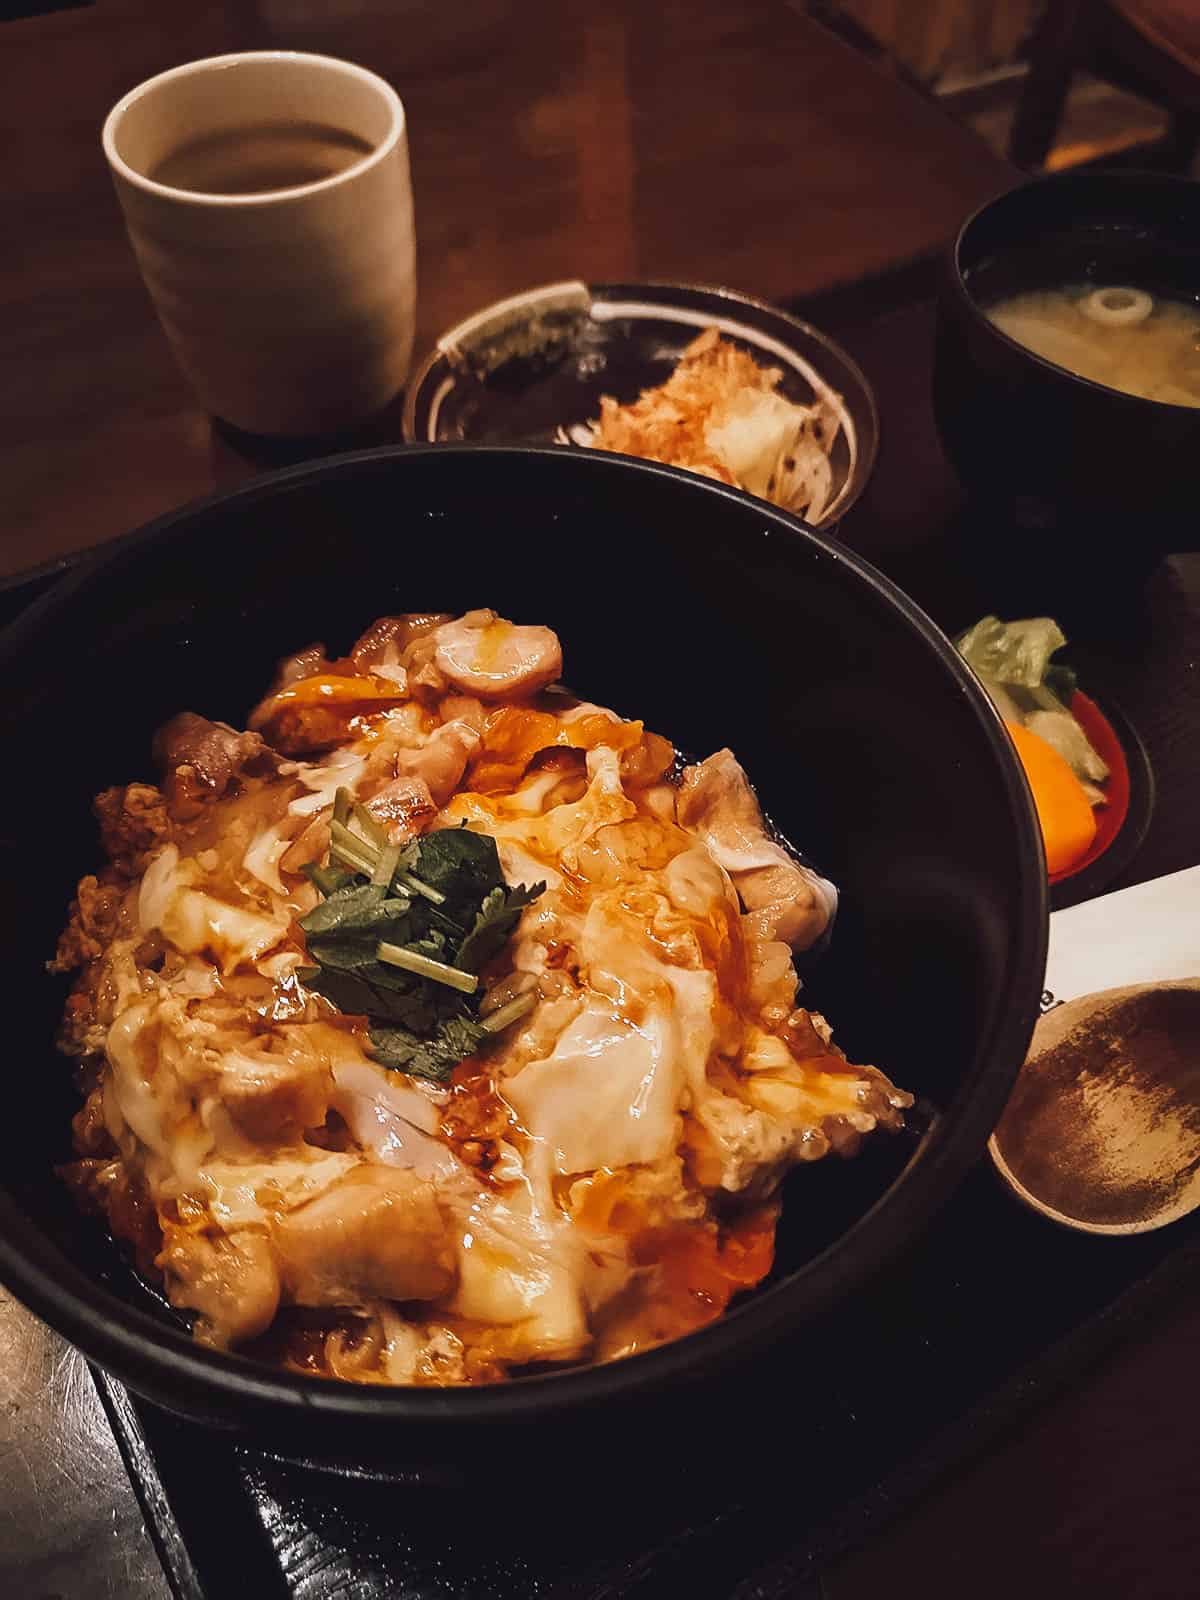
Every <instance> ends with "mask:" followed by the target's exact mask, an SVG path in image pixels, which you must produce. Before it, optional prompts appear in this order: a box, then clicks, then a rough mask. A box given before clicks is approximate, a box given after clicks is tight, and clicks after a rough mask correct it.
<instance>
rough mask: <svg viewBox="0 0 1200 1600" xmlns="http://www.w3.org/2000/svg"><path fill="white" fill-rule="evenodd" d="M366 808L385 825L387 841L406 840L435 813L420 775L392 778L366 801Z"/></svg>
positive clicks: (395, 842)
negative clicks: (418, 776)
mask: <svg viewBox="0 0 1200 1600" xmlns="http://www.w3.org/2000/svg"><path fill="white" fill-rule="evenodd" d="M367 810H368V811H369V812H370V814H371V815H372V816H373V817H374V818H375V820H376V822H381V823H382V824H383V826H384V827H385V828H386V829H387V836H388V843H389V844H408V842H409V841H410V840H411V839H415V838H416V837H417V835H418V834H419V833H422V832H424V830H425V829H426V828H427V827H428V825H429V824H430V823H431V822H432V821H433V819H434V817H436V816H437V812H438V808H437V806H436V805H434V803H433V796H432V795H431V794H430V792H429V785H428V784H427V783H426V782H425V780H424V779H423V778H409V777H403V778H393V779H392V781H391V783H388V784H385V785H384V787H383V788H382V789H380V790H379V792H378V794H373V795H372V796H371V798H370V799H369V800H368V801H367Z"/></svg>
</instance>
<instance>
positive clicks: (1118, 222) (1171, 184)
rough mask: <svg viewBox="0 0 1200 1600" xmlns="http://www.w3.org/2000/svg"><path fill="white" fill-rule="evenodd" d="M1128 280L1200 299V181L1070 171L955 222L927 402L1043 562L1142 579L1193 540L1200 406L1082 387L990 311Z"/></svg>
mask: <svg viewBox="0 0 1200 1600" xmlns="http://www.w3.org/2000/svg"><path fill="white" fill-rule="evenodd" d="M1084 282H1091V283H1095V284H1097V285H1104V284H1133V285H1135V286H1137V287H1141V288H1146V289H1150V290H1151V291H1152V292H1156V293H1160V294H1164V295H1169V296H1172V297H1175V298H1180V299H1184V300H1196V299H1197V298H1200V184H1197V183H1194V182H1192V181H1190V180H1189V179H1185V178H1172V177H1164V176H1160V175H1157V174H1140V173H1127V172H1112V173H1066V174H1062V175H1060V176H1054V177H1048V178H1039V179H1036V180H1034V181H1033V182H1031V183H1026V184H1024V185H1022V186H1021V187H1020V188H1017V189H1013V190H1011V191H1010V192H1009V193H1007V194H1004V195H1001V196H1000V198H999V199H997V200H993V201H991V202H990V203H989V204H987V205H985V206H983V207H982V208H981V209H980V210H979V211H977V212H976V213H975V214H974V216H972V217H970V218H969V219H968V221H967V222H966V223H964V225H963V227H962V230H961V231H960V233H959V235H958V238H957V239H956V240H955V242H954V245H953V246H952V248H951V250H950V252H949V258H948V260H947V263H946V270H945V273H944V279H943V285H942V292H941V296H940V302H939V308H938V327H937V351H936V361H935V374H934V406H935V411H936V414H937V422H938V428H939V431H940V433H941V436H942V440H943V443H944V444H945V447H946V450H947V453H948V454H949V456H950V459H951V461H952V462H953V464H954V466H955V468H956V470H957V472H958V474H959V476H960V477H961V478H962V479H963V481H964V483H965V484H966V486H967V487H968V488H969V489H971V490H972V491H976V492H977V494H978V496H979V500H980V502H981V503H982V504H983V505H985V506H986V508H987V510H988V511H989V512H990V513H991V514H992V515H993V516H994V517H996V518H997V519H999V520H1002V521H1004V522H1007V523H1008V524H1009V525H1010V526H1011V527H1012V528H1013V529H1016V530H1025V531H1026V532H1028V533H1030V534H1031V535H1033V536H1034V538H1035V539H1042V538H1044V542H1043V543H1042V544H1041V545H1040V546H1033V547H1031V548H1033V549H1034V550H1036V551H1039V552H1040V555H1041V558H1042V559H1043V560H1045V561H1053V560H1055V559H1056V558H1058V557H1059V556H1061V558H1062V565H1063V568H1064V570H1066V569H1074V570H1075V571H1079V570H1080V566H1081V564H1087V563H1089V562H1090V563H1093V564H1096V565H1104V564H1105V563H1115V564H1116V566H1117V567H1118V568H1127V569H1128V571H1129V572H1131V573H1133V572H1136V571H1137V570H1138V569H1139V568H1140V567H1143V566H1145V565H1148V564H1150V563H1152V562H1153V560H1154V559H1156V558H1157V556H1158V555H1159V554H1161V553H1162V551H1164V550H1170V549H1177V550H1178V549H1190V548H1193V547H1194V543H1195V526H1194V524H1195V517H1194V514H1193V511H1192V507H1191V501H1192V498H1193V494H1194V484H1195V459H1196V453H1197V451H1198V450H1200V410H1197V409H1193V408H1191V407H1188V406H1176V405H1166V404H1162V403H1160V402H1158V401H1154V400H1143V399H1139V398H1137V397H1135V396H1132V395H1126V394H1121V393H1119V392H1118V391H1116V390H1113V389H1108V388H1105V387H1103V386H1102V385H1100V384H1097V383H1092V382H1091V381H1089V380H1088V379H1086V378H1079V377H1075V376H1074V375H1072V374H1071V373H1069V372H1067V371H1065V370H1064V369H1063V368H1061V367H1058V366H1055V365H1053V364H1052V363H1051V362H1049V361H1046V360H1043V359H1042V357H1040V356H1036V355H1034V354H1033V353H1032V352H1031V351H1029V350H1027V349H1025V348H1024V346H1022V345H1019V344H1017V343H1016V342H1015V340H1013V339H1010V338H1009V337H1008V336H1007V335H1006V334H1003V333H1001V332H1000V331H999V329H998V328H995V327H994V326H993V325H992V324H991V322H989V321H988V318H987V316H986V315H985V311H986V308H987V307H989V306H991V305H993V304H994V303H995V302H996V301H997V300H999V299H1002V298H1004V297H1005V296H1007V295H1010V294H1015V293H1018V292H1020V291H1023V290H1029V289H1047V288H1056V287H1059V286H1062V285H1065V284H1071V283H1084Z"/></svg>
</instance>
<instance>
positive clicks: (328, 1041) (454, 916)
mask: <svg viewBox="0 0 1200 1600" xmlns="http://www.w3.org/2000/svg"><path fill="white" fill-rule="evenodd" d="M561 668H562V653H561V650H560V647H559V641H558V639H557V637H556V636H555V634H554V633H553V632H552V631H551V630H550V629H549V628H547V627H545V626H540V625H514V624H512V623H510V622H508V621H506V620H504V619H502V618H499V617H497V616H496V614H495V613H494V612H492V611H474V612H469V613H467V614H466V615H464V616H461V617H458V618H452V617H449V616H430V615H403V616H396V617H385V618H382V619H380V620H378V621H376V622H375V623H374V624H373V625H372V626H370V627H369V628H368V629H367V631H366V632H365V633H364V634H363V635H362V637H361V638H360V639H359V640H358V641H357V643H356V644H355V645H354V646H353V647H352V649H351V650H350V652H349V654H348V655H347V656H346V657H344V658H340V659H334V660H330V659H328V658H327V655H326V651H325V647H324V646H323V645H317V646H314V647H312V648H309V649H306V650H304V651H302V652H301V653H300V654H298V655H296V656H294V657H292V658H290V659H289V660H287V661H285V662H284V663H283V665H282V667H281V669H280V674H279V677H278V679H277V682H276V684H275V685H274V687H273V688H272V690H271V692H270V693H269V694H268V696H267V698H266V699H265V700H263V701H262V702H261V703H260V704H259V705H258V706H257V708H256V709H255V711H254V712H253V714H252V715H251V717H250V729H249V731H246V732H239V731H237V730H235V729H233V728H231V727H229V726H227V725H225V724H223V723H213V722H211V721H208V720H206V719H205V718H203V717H201V716H198V715H196V714H194V713H192V712H185V713H183V714H181V715H179V716H177V717H176V718H175V719H174V720H172V721H171V722H170V723H168V725H167V726H166V727H165V728H163V729H162V730H161V732H160V734H159V736H158V740H157V754H158V757H159V762H160V766H161V769H162V778H161V786H151V785H148V784H145V783H132V784H129V785H126V786H123V787H118V788H113V789H109V790H107V791H105V792H104V793H103V794H101V795H100V796H99V798H98V800H97V804H96V809H97V814H98V817H99V819H100V825H101V831H102V836H103V842H104V846H105V849H106V852H107V854H108V857H109V861H108V865H107V866H106V867H105V868H104V869H103V870H102V871H101V873H100V874H99V875H98V876H88V877H85V878H84V879H83V881H82V882H81V883H80V885H79V891H78V896H77V899H76V901H75V903H74V905H73V907H72V912H71V919H70V923H69V925H68V927H67V929H66V932H65V933H64V934H63V937H62V939H61V941H60V945H59V952H58V956H57V958H56V962H55V966H56V968H57V969H58V970H61V971H75V970H78V972H79V977H78V981H77V982H76V984H75V987H74V989H73V992H72V995H71V999H70V1002H69V1004H68V1008H67V1013H66V1019H65V1024H64V1029H63V1045H64V1048H65V1049H66V1051H67V1052H68V1054H70V1055H72V1056H75V1057H77V1058H78V1059H79V1062H80V1078H81V1086H82V1088H83V1090H84V1093H85V1096H86V1098H85V1101H84V1105H83V1109H82V1110H81V1111H80V1112H79V1113H78V1115H77V1116H76V1118H75V1121H74V1134H75V1145H76V1150H77V1152H78V1156H79V1159H78V1160H76V1161H75V1162H73V1163H71V1164H70V1165H69V1166H67V1167H66V1168H65V1169H64V1177H65V1178H66V1180H67V1181H68V1183H69V1184H70V1185H71V1187H72V1188H73V1189H74V1191H75V1192H76V1194H77V1195H78V1197H79V1198H80V1200H81V1201H82V1202H83V1203H84V1204H85V1205H87V1206H90V1207H93V1208H95V1209H98V1210H99V1211H100V1212H101V1213H102V1214H103V1215H104V1216H105V1217H106V1218H107V1221H108V1225H109V1227H110V1228H111V1230H112V1232H113V1234H114V1235H115V1236H116V1237H117V1238H119V1239H121V1240H122V1241H124V1242H125V1243H126V1244H127V1245H128V1246H129V1247H130V1248H131V1249H132V1250H133V1252H134V1254H135V1257H136V1260H137V1262H138V1265H139V1268H140V1269H141V1270H142V1271H143V1272H144V1273H146V1274H148V1275H150V1276H151V1277H152V1278H154V1279H156V1280H161V1281H162V1283H163V1285H164V1287H165V1290H166V1293H167V1295H168V1297H169V1299H170V1301H171V1303H172V1304H173V1305H174V1306H176V1307H179V1308H184V1309H187V1310H189V1311H191V1312H194V1313H195V1320H194V1333H195V1336H196V1337H197V1338H198V1339H199V1340H201V1341H202V1342H204V1343H206V1344H209V1345H214V1346H217V1347H229V1346H236V1347H239V1348H242V1349H244V1350H245V1351H246V1352H247V1353H250V1354H255V1355H257V1356H259V1357H261V1358H263V1359H265V1360H268V1361H271V1362H274V1363H276V1364H279V1365H283V1366H286V1367H291V1368H295V1369H298V1370H301V1371H305V1372H313V1373H318V1374H321V1375H324V1376H329V1377H337V1378H343V1379H348V1380H352V1381H355V1382H361V1383H390V1384H401V1383H403V1384H424V1385H452V1384H477V1383H489V1382H496V1381H499V1380H502V1379H504V1378H506V1377H507V1376H508V1375H509V1374H510V1372H514V1371H516V1372H519V1371H520V1370H521V1369H522V1368H523V1367H528V1366H529V1365H530V1364H532V1363H539V1364H541V1363H550V1362H553V1363H563V1362H575V1363H578V1362H599V1361H608V1360H612V1359H614V1358H617V1357H621V1356H627V1355H631V1354H634V1353H636V1352H638V1351H639V1350H645V1349H647V1348H650V1347H652V1346H654V1345H657V1344H660V1343H662V1342H664V1341H666V1340H669V1339H672V1338H675V1337H678V1336H679V1335H681V1334H684V1333H687V1332H689V1331H691V1330H692V1329H695V1328H697V1327H700V1326H702V1325H703V1324H704V1323H706V1322H709V1321H712V1320H714V1319H715V1318H717V1317H719V1316H720V1315H721V1314H722V1312H723V1311H724V1309H725V1307H726V1305H727V1304H728V1302H729V1301H730V1299H731V1298H732V1297H733V1296H734V1295H735V1294H737V1293H738V1292H739V1291H741V1290H745V1289H748V1288H750V1287H752V1286H753V1285H755V1284H756V1283H758V1282H759V1281H760V1280H761V1279H762V1278H763V1277H764V1276H765V1275H766V1273H767V1271H768V1270H769V1268H770V1265H771V1260H772V1253H773V1244H774V1234H775V1224H776V1218H777V1214H778V1205H779V1202H778V1196H777V1190H778V1187H779V1184H780V1181H781V1179H782V1177H783V1175H784V1174H785V1172H786V1171H787V1170H788V1169H789V1168H790V1167H792V1166H795V1165H797V1164H800V1163H806V1162H811V1161H814V1160H816V1159H818V1158H820V1157H822V1156H825V1155H826V1154H829V1153H834V1154H836V1155H838V1156H847V1155H852V1154H854V1153H855V1152H856V1150H857V1148H858V1146H859V1143H860V1141H861V1140H862V1138H863V1136H864V1135H868V1134H871V1133H873V1132H874V1131H875V1130H876V1129H877V1128H883V1129H890V1130H895V1129H897V1128H898V1127H899V1126H900V1125H901V1121H902V1112H903V1109H904V1108H905V1107H907V1106H908V1105H910V1104H911V1098H912V1097H911V1096H910V1095H908V1094H906V1093H904V1092H902V1091H900V1090H898V1089H896V1088H895V1087H894V1086H893V1085H892V1084H891V1083H890V1082H889V1080H888V1079H887V1078H886V1077H885V1076H884V1075H883V1074H882V1072H879V1071H877V1070H876V1069H875V1068H873V1067H869V1066H863V1067H856V1066H852V1065H851V1064H850V1063H849V1062H848V1061H847V1060H846V1059H845V1057H844V1056H843V1055H842V1053H841V1052H840V1051H839V1050H838V1049H837V1048H836V1047H835V1046H834V1045H833V1043H832V1041H831V1036H830V1029H829V1026H828V1024H827V1023H826V1022H825V1020H824V1019H823V1018H822V1017H821V1016H820V1015H818V1014H816V1013H811V1012H809V1011H807V1010H805V1009H802V1008H797V1006H796V1003H795V1001H796V973H795V969H794V967H793V963H792V956H793V951H794V950H804V949H807V948H809V947H811V946H812V945H814V944H815V943H816V942H817V941H818V940H820V939H821V938H822V937H823V936H825V934H826V933H827V930H828V929H829V927H830V924H831V922H832V920H833V917H834V912H835V908H836V891H835V890H834V888H833V886H832V885H831V884H829V883H828V882H826V881H825V880H824V879H823V878H821V877H819V876H817V875H816V874H815V873H813V872H812V871H810V870H809V869H808V868H807V867H805V866H804V865H802V864H801V863H799V862H798V861H796V860H795V859H793V858H792V856H791V855H790V854H789V853H788V852H787V851H786V850H785V849H784V848H783V847H782V846H781V845H780V844H779V843H778V842H777V841H776V840H775V839H774V838H772V837H771V836H770V835H769V834H768V832H767V831H766V828H765V826H764V823H763V819H762V816H761V813H760V810H759V807H758V803H757V801H756V798H755V795H754V792H753V790H752V789H751V787H750V784H749V782H748V780H747V778H746V775H745V773H744V772H743V771H742V768H741V767H740V766H739V764H738V762H737V760H736V759H735V757H734V756H733V755H732V753H731V752H730V751H729V750H728V749H725V750H721V751H719V752H718V753H717V754H715V755H712V756H710V757H709V758H708V759H707V760H705V761H701V762H699V763H695V764H692V765H685V764H683V763H682V762H681V761H680V760H679V759H678V758H677V755H676V751H675V749H674V748H673V746H672V745H671V744H670V743H669V742H668V741H667V740H666V739H665V738H663V737H662V736H661V735H659V734H657V733H654V732H651V731H649V730H647V729H646V728H645V727H644V726H643V724H642V723H641V722H639V721H630V720H626V719H623V718H620V717H618V716H616V715H615V714H614V713H613V712H611V711H608V710H606V709H605V708H603V707H601V706H598V705H593V704H589V703H582V702H580V701H579V700H578V699H576V698H575V697H574V696H572V695H570V694H569V693H567V692H566V691H564V690H563V689H562V688H560V687H558V686H557V682H556V681H557V679H558V677H559V674H560V671H561Z"/></svg>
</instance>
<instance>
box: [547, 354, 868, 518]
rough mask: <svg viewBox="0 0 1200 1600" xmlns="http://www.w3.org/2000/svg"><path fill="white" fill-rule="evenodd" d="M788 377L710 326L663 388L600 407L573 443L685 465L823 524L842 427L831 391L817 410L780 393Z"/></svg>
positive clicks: (576, 431) (609, 401) (818, 402)
mask: <svg viewBox="0 0 1200 1600" xmlns="http://www.w3.org/2000/svg"><path fill="white" fill-rule="evenodd" d="M782 379H783V373H782V371H781V370H780V369H779V368H778V367H760V366H759V365H758V363H757V362H756V361H755V360H754V358H753V357H752V356H751V355H749V354H747V352H746V351H745V350H742V349H741V348H739V346H737V345H736V344H733V343H732V342H731V341H730V340H728V339H723V338H722V337H721V336H720V334H719V333H718V331H717V329H716V328H706V329H705V330H704V332H703V333H701V334H700V335H699V336H698V337H697V338H695V339H693V340H692V342H691V344H689V345H688V347H687V348H686V349H685V350H684V352H683V354H682V355H681V356H680V358H679V360H678V362H677V364H676V366H675V370H674V371H673V372H672V373H671V376H670V377H669V378H668V379H667V381H666V382H665V383H663V384H660V385H659V386H658V387H657V388H654V389H644V390H643V391H642V393H641V394H640V395H639V396H638V398H637V399H636V400H634V401H631V402H630V403H629V404H628V405H621V404H620V402H619V401H617V400H616V399H615V398H614V397H613V396H612V395H604V396H603V397H602V398H601V401H600V416H599V417H598V419H597V420H596V421H595V422H594V423H592V424H591V425H590V426H587V427H582V428H573V429H572V430H571V433H570V437H571V439H572V440H573V441H574V442H575V443H577V444H586V445H590V446H592V447H594V448H596V449H599V450H615V451H619V452H620V453H621V454H623V455H630V456H641V457H643V458H644V459H646V460H649V461H661V462H663V463H664V464H665V465H667V466H670V467H686V468H687V469H688V470H689V471H691V472H698V473H700V474H701V475H702V476H704V477H706V478H715V479H716V480H717V482H718V483H727V484H730V485H731V486H732V487H733V488H735V489H745V490H746V491H747V492H748V493H750V494H756V495H758V496H760V497H761V498H762V499H764V500H769V501H770V502H771V503H772V504H773V505H777V506H782V507H783V509H784V510H785V511H793V512H795V513H796V514H797V515H798V516H804V517H806V518H807V520H808V521H809V522H813V523H816V522H819V521H820V520H821V518H822V516H823V515H824V514H825V511H826V510H827V508H828V507H829V505H830V502H831V500H832V497H833V468H832V466H831V464H830V455H831V453H832V451H833V446H834V442H835V441H836V439H837V436H838V432H839V429H840V427H841V419H840V417H839V415H838V410H837V407H836V405H835V404H834V399H835V398H836V397H835V396H833V395H832V391H826V392H825V393H824V394H823V395H818V397H817V398H816V399H815V400H814V401H813V402H812V404H811V405H798V404H796V402H794V401H792V400H789V399H787V397H786V396H785V395H783V394H781V393H780V392H779V385H780V383H781V382H782Z"/></svg>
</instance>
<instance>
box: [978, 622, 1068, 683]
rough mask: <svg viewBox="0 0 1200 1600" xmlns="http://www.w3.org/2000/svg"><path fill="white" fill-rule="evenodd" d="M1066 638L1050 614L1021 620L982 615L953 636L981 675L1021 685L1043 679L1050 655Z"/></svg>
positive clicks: (1061, 645)
mask: <svg viewBox="0 0 1200 1600" xmlns="http://www.w3.org/2000/svg"><path fill="white" fill-rule="evenodd" d="M1066 642H1067V636H1066V634H1065V633H1064V632H1063V631H1062V629H1061V628H1060V627H1059V625H1058V623H1057V622H1055V620H1054V618H1053V617H1025V618H1024V619H1023V620H1022V621H1020V622H1001V620H1000V618H999V617H982V618H981V619H980V620H979V621H978V622H977V623H976V624H975V626H974V627H973V628H968V629H967V631H966V633H963V634H960V635H959V637H958V638H957V639H956V640H955V644H956V645H957V647H958V653H959V655H961V656H962V658H963V660H964V661H966V663H967V665H968V666H970V667H973V668H974V670H975V671H976V672H977V673H978V674H979V676H980V677H981V678H991V679H992V680H993V682H995V683H1002V684H1004V685H1005V686H1006V687H1009V686H1016V687H1019V688H1022V689H1036V688H1038V687H1039V686H1040V685H1041V684H1043V683H1044V682H1045V678H1046V672H1047V670H1048V668H1049V665H1050V657H1051V656H1052V655H1053V654H1054V652H1055V651H1056V650H1061V649H1062V647H1063V645H1064V644H1066Z"/></svg>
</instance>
